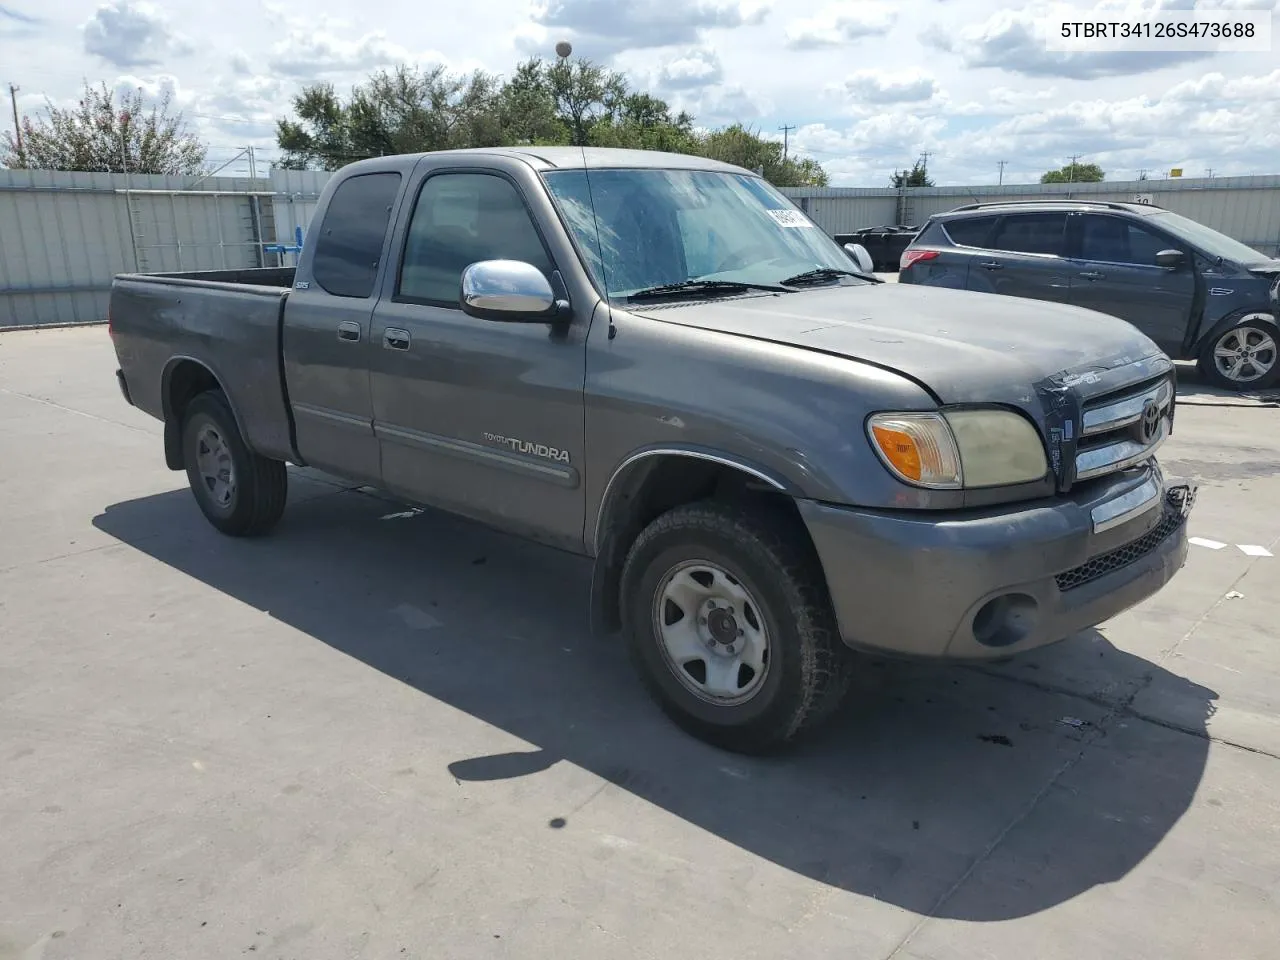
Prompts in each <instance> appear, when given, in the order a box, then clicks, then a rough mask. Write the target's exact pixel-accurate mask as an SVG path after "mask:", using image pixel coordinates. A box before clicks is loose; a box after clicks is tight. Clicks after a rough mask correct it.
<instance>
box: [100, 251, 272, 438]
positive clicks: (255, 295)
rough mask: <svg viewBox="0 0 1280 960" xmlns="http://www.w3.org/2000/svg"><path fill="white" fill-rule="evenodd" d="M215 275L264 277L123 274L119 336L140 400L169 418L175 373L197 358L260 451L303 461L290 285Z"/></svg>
mask: <svg viewBox="0 0 1280 960" xmlns="http://www.w3.org/2000/svg"><path fill="white" fill-rule="evenodd" d="M214 272H216V273H221V274H233V273H251V274H257V272H256V271H210V272H206V273H203V274H202V275H201V277H202V279H199V280H193V279H186V278H183V277H177V276H168V277H162V276H141V275H124V276H121V277H117V278H116V281H115V283H114V284H113V286H112V290H111V317H112V336H113V338H114V339H115V343H116V349H117V354H118V356H119V358H120V364H121V369H122V370H123V371H124V375H125V379H126V380H127V381H128V384H129V390H130V393H131V396H132V397H133V400H134V403H135V404H136V405H137V406H138V407H139V408H140V409H142V410H144V411H146V412H147V413H149V414H151V415H152V416H154V417H158V418H161V419H163V418H164V413H165V407H164V405H165V392H166V390H167V388H168V383H169V378H170V375H171V373H172V371H173V370H174V369H175V368H176V367H177V366H178V364H180V363H181V362H182V361H183V360H193V361H195V362H197V363H199V364H201V365H202V366H204V367H207V368H208V369H209V371H210V372H211V373H212V374H213V375H214V376H215V377H216V378H217V379H218V381H219V383H221V384H222V387H223V390H224V391H225V392H226V395H227V399H228V400H230V402H231V406H232V409H233V410H234V411H235V413H236V418H237V420H238V421H239V425H240V431H241V433H242V435H243V436H244V438H245V440H246V441H247V442H248V444H249V446H250V447H251V448H252V449H253V450H255V451H257V452H258V453H260V454H262V455H263V456H267V457H272V458H274V459H277V460H295V459H296V454H295V453H294V450H293V430H292V422H291V419H290V414H289V408H288V400H287V396H286V392H285V383H284V378H283V370H282V366H281V362H280V361H281V354H280V334H281V322H282V318H283V315H284V304H285V299H286V297H287V296H288V290H287V289H285V288H284V287H282V286H274V285H267V284H260V283H259V284H245V283H237V282H235V281H230V280H218V281H213V280H209V279H205V278H207V277H208V276H209V273H214ZM289 273H290V274H292V270H290V271H289ZM258 275H260V274H258Z"/></svg>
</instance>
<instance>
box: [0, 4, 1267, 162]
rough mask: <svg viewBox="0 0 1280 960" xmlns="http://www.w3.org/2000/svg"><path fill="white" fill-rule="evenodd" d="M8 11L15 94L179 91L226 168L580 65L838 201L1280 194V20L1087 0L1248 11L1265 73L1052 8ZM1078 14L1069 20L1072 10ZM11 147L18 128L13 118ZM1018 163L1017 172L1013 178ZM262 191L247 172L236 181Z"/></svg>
mask: <svg viewBox="0 0 1280 960" xmlns="http://www.w3.org/2000/svg"><path fill="white" fill-rule="evenodd" d="M449 7H450V9H449V12H448V13H446V12H445V6H444V5H441V6H439V7H434V8H433V6H432V5H431V4H424V3H422V2H420V0H378V2H376V3H374V2H370V0H365V2H356V0H308V2H307V3H306V4H298V3H292V4H284V3H274V2H249V0H221V2H219V3H216V4H210V3H207V2H195V0H163V2H158V3H151V2H144V0H109V2H100V0H99V2H94V0H89V2H79V0H0V73H2V74H3V75H0V83H13V84H16V85H17V86H18V87H19V92H18V106H19V109H20V110H21V111H23V112H32V113H35V112H38V111H40V110H41V109H43V108H44V106H45V104H46V102H47V101H52V102H54V103H56V104H58V105H69V104H73V103H74V101H75V98H76V95H77V93H78V92H79V91H80V90H81V89H82V86H83V83H84V82H85V81H88V82H90V83H93V84H97V83H100V82H105V83H107V84H108V85H109V86H112V87H116V88H126V87H140V88H142V89H143V90H144V91H145V92H147V93H148V94H151V95H154V94H158V93H159V92H160V91H162V90H169V91H170V92H171V93H172V96H173V100H174V102H175V104H176V105H177V107H178V108H179V109H181V110H182V111H183V114H184V116H185V117H186V118H187V120H188V122H189V124H190V126H191V127H192V129H193V130H194V131H195V132H196V133H198V134H199V135H200V136H201V137H202V138H203V139H204V140H205V141H206V142H207V143H208V144H209V147H210V150H209V157H210V160H212V161H215V162H218V163H220V162H223V161H225V160H230V159H231V158H233V157H234V156H235V155H236V153H237V151H239V150H240V149H241V148H243V147H244V146H247V145H252V146H254V147H255V153H256V156H257V159H258V161H259V164H260V165H261V164H265V163H269V162H270V160H271V159H272V158H273V157H275V156H277V155H278V151H277V150H276V149H275V141H274V136H273V133H274V121H275V119H276V118H278V117H282V116H287V115H288V112H289V107H290V101H291V98H292V97H293V96H294V94H296V93H297V92H298V91H299V90H301V89H302V88H303V87H304V86H306V85H307V84H310V83H315V82H317V81H329V82H332V83H333V84H334V85H335V86H336V87H337V88H338V89H339V90H340V91H347V90H349V89H350V88H351V87H352V86H353V85H355V84H356V83H359V82H360V81H361V80H362V79H364V78H365V77H367V76H368V75H369V74H370V73H371V72H373V71H376V70H378V69H379V68H382V67H390V66H394V65H395V64H398V63H410V64H416V65H419V66H428V65H433V64H444V65H445V66H447V67H448V68H450V69H452V70H457V71H469V70H472V69H475V68H483V69H486V70H490V71H493V72H496V73H508V72H509V71H510V70H511V69H512V68H513V67H514V65H515V64H516V63H518V62H519V61H520V60H521V59H524V58H525V57H527V56H529V55H531V54H539V55H543V56H546V57H548V58H550V57H553V56H554V47H555V44H556V42H557V41H559V40H568V41H570V42H571V43H572V44H573V48H574V54H575V55H581V56H585V57H589V58H591V59H593V60H596V61H597V62H601V63H605V64H607V65H609V66H610V67H612V68H614V69H617V70H620V71H623V72H624V73H625V74H626V75H627V76H628V78H629V79H630V80H631V82H632V83H633V85H635V86H636V87H638V88H641V89H645V90H647V91H649V92H651V93H655V94H657V95H659V96H661V97H663V98H664V99H666V100H667V101H668V102H670V103H671V104H672V105H673V106H675V107H679V108H685V109H688V110H689V111H690V112H691V113H693V114H694V115H695V117H696V118H697V120H698V122H699V124H701V125H704V126H718V125H722V124H726V123H731V122H734V121H741V122H743V123H746V124H749V125H751V126H753V127H755V128H756V129H758V130H759V131H761V132H762V133H764V134H766V135H769V136H775V137H778V138H781V137H782V136H783V133H782V132H781V130H780V128H781V127H783V126H788V127H792V128H794V129H792V130H790V131H789V132H788V134H787V136H788V140H789V145H790V148H791V149H793V150H796V151H799V152H802V153H804V154H806V155H809V156H812V157H814V158H815V159H816V160H818V161H819V162H820V163H821V164H822V165H823V168H824V169H825V170H826V171H827V173H828V175H829V176H830V179H831V184H832V185H833V186H872V187H874V186H884V185H886V184H887V183H888V182H889V177H890V174H891V173H892V172H893V171H894V170H895V169H901V168H904V167H907V166H910V165H911V163H912V162H913V161H914V160H915V159H916V158H918V157H920V156H921V155H922V154H926V153H927V154H928V166H929V170H930V173H931V175H932V176H933V178H934V179H935V180H936V181H937V182H938V183H939V184H940V185H949V184H987V183H996V182H997V180H998V179H999V178H1000V177H1001V176H1003V180H1004V182H1006V183H1016V182H1034V181H1037V180H1038V179H1039V176H1040V174H1041V173H1043V172H1044V171H1045V170H1048V169H1051V168H1057V167H1060V166H1062V165H1063V164H1065V163H1067V162H1068V161H1069V160H1070V159H1071V158H1072V157H1073V156H1079V158H1080V162H1082V163H1083V162H1091V163H1097V164H1099V165H1100V166H1102V168H1103V169H1104V171H1105V172H1106V174H1107V179H1109V180H1122V179H1135V178H1137V176H1138V174H1139V172H1140V171H1143V170H1145V171H1146V172H1147V175H1148V176H1150V177H1162V176H1164V175H1165V173H1166V172H1167V171H1168V170H1169V169H1171V168H1173V167H1181V168H1183V170H1184V174H1183V175H1184V176H1187V177H1190V176H1205V175H1207V174H1208V172H1209V171H1212V175H1214V176H1231V175H1243V174H1263V173H1280V11H1278V8H1280V0H1076V2H1075V4H1074V5H1073V9H1074V10H1077V11H1078V12H1079V14H1080V19H1081V20H1091V19H1106V20H1113V19H1116V17H1117V12H1118V11H1119V12H1123V13H1124V15H1125V18H1126V19H1135V18H1140V17H1141V16H1142V14H1143V13H1144V12H1150V11H1156V10H1159V9H1165V10H1190V9H1199V10H1211V9H1219V10H1220V9H1227V10H1252V11H1262V12H1264V13H1265V15H1267V16H1269V17H1270V18H1271V22H1272V31H1273V39H1272V49H1271V50H1270V51H1268V52H1232V53H1213V52H1199V51H1181V52H1170V51H1150V52H1140V51H1114V50H1110V51H1106V50H1099V49H1092V50H1080V51H1074V52H1061V51H1053V50H1050V49H1048V44H1047V43H1046V34H1047V31H1048V29H1049V26H1048V24H1049V22H1050V21H1049V20H1048V17H1047V15H1048V14H1049V13H1051V12H1052V9H1051V8H1050V6H1049V5H1048V4H1047V3H1041V2H1030V3H1027V4H1025V5H1024V6H1022V7H1021V8H1020V9H1015V8H1014V7H1012V6H1003V5H1001V4H1000V3H999V2H998V0H842V2H824V0H681V2H673V0H535V2H530V0H467V2H466V3H460V4H457V5H452V4H450V5H449ZM1058 8H1059V9H1060V8H1061V4H1059V5H1058ZM0 118H3V119H0V125H2V126H3V128H7V127H8V123H7V122H6V121H7V119H8V116H7V112H0ZM1001 162H1003V164H1004V166H1003V171H1001V166H1000V164H1001ZM244 169H245V164H244V161H243V160H240V161H236V162H235V163H233V164H232V166H231V167H229V168H228V172H233V171H234V172H240V171H243V170H244Z"/></svg>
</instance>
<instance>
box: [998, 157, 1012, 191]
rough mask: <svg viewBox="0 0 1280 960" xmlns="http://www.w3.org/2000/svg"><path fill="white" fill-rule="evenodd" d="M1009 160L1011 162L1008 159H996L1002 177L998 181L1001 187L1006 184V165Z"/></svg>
mask: <svg viewBox="0 0 1280 960" xmlns="http://www.w3.org/2000/svg"><path fill="white" fill-rule="evenodd" d="M1008 162H1009V161H1008V160H997V161H996V164H997V165H998V166H999V167H1000V179H999V181H997V183H996V186H1000V187H1002V186H1004V165H1005V164H1006V163H1008Z"/></svg>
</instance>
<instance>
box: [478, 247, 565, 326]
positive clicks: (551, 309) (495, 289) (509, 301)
mask: <svg viewBox="0 0 1280 960" xmlns="http://www.w3.org/2000/svg"><path fill="white" fill-rule="evenodd" d="M459 303H460V304H461V306H462V312H463V313H465V314H467V315H468V316H472V317H478V318H479V319H481V320H499V321H506V322H508V323H552V322H554V321H555V320H557V319H559V318H560V317H561V316H563V315H564V314H566V313H567V312H568V306H569V304H568V303H567V302H566V301H563V300H557V299H556V295H555V292H554V291H553V290H552V289H551V283H550V282H549V281H548V280H547V278H546V277H545V276H544V275H543V273H542V271H541V270H539V269H538V268H537V267H535V266H534V265H533V264H531V263H525V262H524V261H522V260H481V261H479V262H478V263H473V264H471V265H470V266H469V267H467V268H466V269H465V270H463V271H462V292H461V294H460V296H459Z"/></svg>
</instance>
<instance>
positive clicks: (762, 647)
mask: <svg viewBox="0 0 1280 960" xmlns="http://www.w3.org/2000/svg"><path fill="white" fill-rule="evenodd" d="M653 628H654V633H655V634H656V635H657V637H658V642H659V646H660V647H661V649H662V654H663V658H664V659H665V660H666V662H667V666H668V667H670V669H671V672H672V673H673V674H674V675H675V677H676V679H677V680H679V681H680V683H681V685H682V686H683V687H684V688H685V689H686V690H688V691H689V692H690V693H692V694H693V695H694V696H696V697H698V698H699V699H700V700H703V701H706V702H707V703H713V704H716V705H717V706H726V707H727V706H734V705H736V704H740V703H745V702H746V701H748V700H750V699H751V698H752V697H754V696H755V695H756V694H757V693H759V691H760V687H761V685H762V684H763V683H764V680H765V677H767V676H768V674H769V628H768V626H767V625H766V624H765V621H764V616H763V614H762V612H761V609H760V605H759V603H757V602H756V599H755V597H753V596H752V595H751V593H750V591H748V590H747V588H746V587H745V586H744V585H743V584H742V582H741V581H739V580H738V579H737V578H735V577H733V576H732V575H731V574H729V573H727V572H726V571H725V570H723V569H722V568H721V567H719V566H717V565H716V564H714V563H709V562H707V561H704V560H687V561H685V562H683V563H680V564H677V565H676V566H675V567H672V568H671V569H670V570H668V571H667V573H666V574H665V575H664V576H663V578H662V580H661V581H659V583H658V589H657V591H656V592H655V599H654V606H653Z"/></svg>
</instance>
